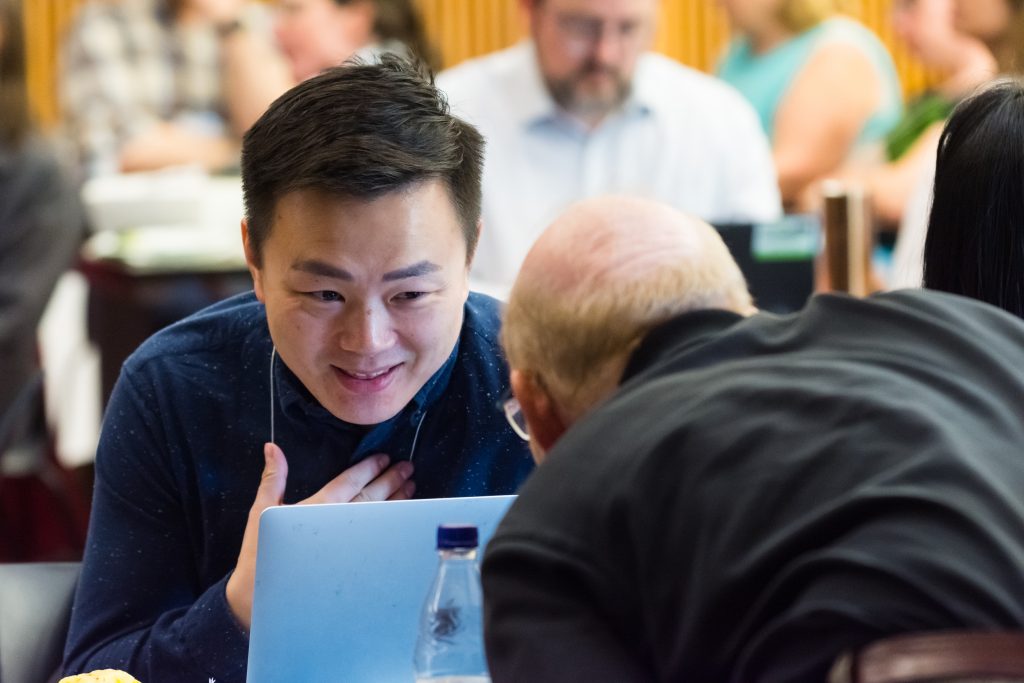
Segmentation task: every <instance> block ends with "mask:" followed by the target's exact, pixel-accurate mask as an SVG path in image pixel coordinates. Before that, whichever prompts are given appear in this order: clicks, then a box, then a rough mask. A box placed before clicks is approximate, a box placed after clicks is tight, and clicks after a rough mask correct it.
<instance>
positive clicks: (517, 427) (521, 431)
mask: <svg viewBox="0 0 1024 683" xmlns="http://www.w3.org/2000/svg"><path fill="white" fill-rule="evenodd" d="M500 405H501V409H502V410H503V411H505V419H506V420H508V423H509V425H511V427H512V429H513V430H514V431H515V433H516V434H518V435H519V438H521V439H522V440H523V441H529V440H530V431H529V429H528V428H527V426H526V417H525V416H524V415H523V409H522V408H521V407H520V405H519V399H517V398H516V397H515V396H512V394H511V393H509V394H508V395H507V396H505V397H504V398H502V400H501V402H500Z"/></svg>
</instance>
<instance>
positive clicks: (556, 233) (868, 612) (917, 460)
mask: <svg viewBox="0 0 1024 683" xmlns="http://www.w3.org/2000/svg"><path fill="white" fill-rule="evenodd" d="M750 308H751V307H750V299H749V297H748V296H747V293H746V288H745V286H744V283H743V279H742V277H741V275H740V273H739V270H738V268H737V267H736V265H735V263H733V262H732V260H731V258H730V256H729V253H728V251H727V250H726V248H725V246H724V245H723V244H722V242H721V240H720V239H719V237H718V236H717V235H716V233H715V232H714V231H713V230H712V229H711V228H710V227H708V226H707V225H705V224H703V223H701V222H699V221H697V220H695V219H690V218H687V217H684V216H682V215H680V214H678V213H676V212H674V211H672V210H671V209H669V208H667V207H663V206H658V205H652V204H648V203H646V202H641V201H639V200H632V199H621V198H612V199H598V200H592V201H590V202H584V203H582V204H580V205H578V206H576V207H575V208H573V209H571V210H570V211H568V212H567V213H566V214H565V215H564V216H563V217H562V218H560V219H559V220H558V222H557V223H555V224H554V225H553V226H552V227H551V228H550V229H549V230H548V231H547V232H545V233H544V235H543V236H542V237H541V239H540V240H539V241H538V242H537V244H536V245H535V246H534V248H533V249H532V250H531V251H530V254H529V255H528V256H527V259H526V261H525V263H524V265H523V269H522V272H521V273H520V275H519V278H518V279H517V280H516V284H515V287H514V288H513V290H512V296H511V299H510V300H509V305H508V309H507V316H506V319H505V325H504V328H503V332H502V335H503V340H504V343H505V347H506V350H507V353H508V358H509V365H510V366H511V368H512V377H511V382H512V387H513V390H514V392H515V396H516V399H518V403H519V404H520V406H521V410H522V414H523V416H525V418H526V424H527V425H528V433H529V437H530V445H531V447H532V448H533V451H534V453H535V456H536V458H537V459H538V462H542V464H541V466H540V467H539V468H538V469H537V470H536V471H535V472H534V474H533V475H532V476H531V478H530V479H529V480H528V481H527V483H526V484H525V485H524V486H523V488H522V490H521V491H520V494H519V498H518V500H516V502H515V503H514V504H513V506H512V508H511V510H510V511H509V513H508V515H507V516H506V517H505V519H504V520H503V522H502V523H501V525H500V526H499V529H498V531H497V533H496V534H495V536H494V538H493V540H491V542H490V544H489V545H488V548H487V553H486V555H485V557H484V563H483V586H484V602H485V633H486V641H487V657H488V661H489V663H490V666H491V673H492V676H493V680H494V681H495V683H504V682H505V681H566V680H579V681H588V682H598V681H616V682H618V683H622V682H626V681H681V680H688V681H747V682H749V683H767V682H772V683H782V682H786V683H797V682H801V683H804V682H806V683H811V682H813V683H821V682H822V681H824V680H826V677H827V673H828V671H829V667H830V665H831V663H832V661H833V660H834V659H835V658H836V657H837V656H838V655H840V654H841V653H843V652H844V651H846V650H848V649H856V648H859V647H860V646H862V645H864V644H865V643H868V642H870V641H872V640H874V639H877V638H882V637H885V636H888V635H890V634H897V633H904V632H912V631H924V630H930V629H957V628H968V629H969V628H983V629H1001V628H1005V629H1019V628H1022V627H1024V505H1022V504H1021V500H1020V491H1021V490H1024V460H1022V459H1021V457H1020V446H1021V444H1022V443H1024V421H1021V419H1020V399H1021V396H1024V323H1022V322H1021V321H1019V320H1017V319H1016V318H1014V317H1012V316H1010V315H1007V314H1006V313H1004V312H1003V311H1000V310H998V309H996V308H993V307H991V306H987V305H985V304H981V303H978V302H975V301H971V300H970V299H966V298H963V297H957V296H951V295H948V294H941V293H938V292H929V291H926V290H906V291H902V292H895V293H889V294H882V295H877V296H874V297H871V298H868V299H863V300H858V299H853V298H849V297H846V296H836V295H819V296H817V297H815V298H814V299H812V300H811V302H810V303H809V304H808V306H807V308H805V309H804V310H803V311H802V312H801V313H799V314H794V315H790V316H785V317H777V316H773V315H767V314H756V315H752V316H751V315H749V314H750V312H751V311H750Z"/></svg>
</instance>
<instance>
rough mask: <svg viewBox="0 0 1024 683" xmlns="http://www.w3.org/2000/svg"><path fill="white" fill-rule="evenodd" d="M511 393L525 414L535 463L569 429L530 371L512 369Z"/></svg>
mask: <svg viewBox="0 0 1024 683" xmlns="http://www.w3.org/2000/svg"><path fill="white" fill-rule="evenodd" d="M510 380H511V383H512V393H513V394H515V397H516V398H517V399H518V400H519V407H520V408H521V409H522V411H523V417H525V418H526V425H527V428H528V430H529V432H530V450H531V451H533V457H534V459H535V460H536V461H537V463H538V464H540V463H541V462H543V461H544V457H545V456H546V455H547V452H548V451H549V450H551V448H552V447H553V446H554V445H555V442H556V441H558V439H560V438H561V436H562V434H564V433H565V431H566V429H568V425H567V424H566V423H565V421H564V420H563V419H562V416H561V415H560V414H559V410H558V406H557V405H556V404H555V402H554V399H552V398H551V394H549V393H548V391H547V389H546V388H545V387H544V385H543V384H541V383H540V382H539V381H537V378H536V376H535V375H533V374H529V373H525V372H521V371H519V370H513V371H512V373H511V376H510Z"/></svg>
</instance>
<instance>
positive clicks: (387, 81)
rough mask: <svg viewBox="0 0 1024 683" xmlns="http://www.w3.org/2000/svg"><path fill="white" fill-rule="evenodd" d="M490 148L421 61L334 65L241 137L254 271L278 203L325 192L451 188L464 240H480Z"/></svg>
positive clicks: (388, 58) (469, 245)
mask: <svg viewBox="0 0 1024 683" xmlns="http://www.w3.org/2000/svg"><path fill="white" fill-rule="evenodd" d="M483 147H484V141H483V138H482V137H481V135H480V133H479V132H478V131H477V130H476V129H475V128H474V127H473V126H471V125H470V124H468V123H466V122H465V121H463V120H462V119H459V118H458V117H456V116H453V115H452V114H451V113H450V112H449V109H448V103H447V101H446V100H445V98H444V96H443V95H442V94H441V92H440V91H439V90H438V89H437V88H436V87H435V86H434V83H433V79H432V77H431V76H429V75H427V74H426V73H425V70H424V68H423V67H421V66H420V65H419V64H416V63H411V62H409V61H406V60H404V59H401V58H399V57H395V56H393V55H384V56H382V57H381V58H380V59H379V61H377V62H375V63H372V64H367V63H348V64H345V65H343V66H338V67H334V68H331V69H328V70H326V71H324V72H323V73H321V74H319V75H318V76H315V77H314V78H310V79H309V80H306V81H304V82H302V83H300V84H299V85H297V86H295V87H294V88H292V89H291V90H289V91H288V92H286V93H285V94H284V95H282V96H281V97H280V98H278V99H277V100H276V101H275V102H274V103H273V104H271V105H270V107H269V108H268V109H267V111H266V112H265V113H264V114H263V116H261V117H260V118H259V120H258V121H256V123H255V124H254V125H253V127H252V128H251V129H249V132H247V133H246V134H245V137H244V139H243V140H242V189H243V191H244V193H245V210H246V218H247V221H248V226H249V242H250V245H251V248H252V252H253V255H254V258H255V259H256V261H257V265H258V264H259V263H260V261H261V259H262V246H263V243H264V242H265V241H266V239H267V236H268V235H269V234H270V229H271V226H272V223H273V216H274V210H275V207H276V205H277V201H278V199H280V198H281V197H282V196H283V195H285V194H288V193H289V192H294V191H296V190H310V189H311V190H319V191H322V192H326V193H329V194H335V195H338V196H343V197H355V198H358V199H366V200H372V199H375V198H377V197H379V196H381V195H384V194H387V193H389V192H394V191H397V190H401V189H404V188H406V187H409V186H411V185H413V184H415V183H418V182H421V181H426V180H432V179H439V180H441V181H443V182H444V184H445V185H446V186H447V188H448V191H449V193H450V195H451V198H452V202H453V204H454V207H455V210H456V213H457V215H458V217H459V220H460V222H461V223H462V229H463V234H464V236H465V239H466V260H467V263H468V262H469V260H471V259H472V257H473V252H474V250H475V249H476V242H477V237H478V230H477V225H478V221H479V219H480V202H481V188H480V175H481V172H482V168H483Z"/></svg>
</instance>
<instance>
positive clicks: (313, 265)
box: [292, 259, 441, 282]
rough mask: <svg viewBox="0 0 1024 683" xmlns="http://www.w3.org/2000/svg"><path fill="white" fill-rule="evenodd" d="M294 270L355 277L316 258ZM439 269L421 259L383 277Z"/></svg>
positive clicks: (402, 277) (389, 279)
mask: <svg viewBox="0 0 1024 683" xmlns="http://www.w3.org/2000/svg"><path fill="white" fill-rule="evenodd" d="M292 270H301V271H302V272H304V273H310V274H312V275H320V276H323V277H330V278H334V279H336V280H346V281H348V282H351V281H352V280H354V279H355V278H354V277H352V273H350V272H348V271H347V270H345V269H344V268H338V267H337V266H332V265H331V264H329V263H324V262H323V261H317V260H316V259H307V260H305V261H299V262H298V263H296V264H294V265H293V266H292ZM439 270H441V266H439V265H437V264H436V263H433V262H431V261H420V262H419V263H414V264H412V265H411V266H406V267H405V268H399V269H398V270H392V271H390V272H387V273H384V276H383V277H382V278H381V279H382V280H384V282H394V281H395V280H405V279H407V278H411V277H420V276H421V275H429V274H430V273H436V272H437V271H439Z"/></svg>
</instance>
